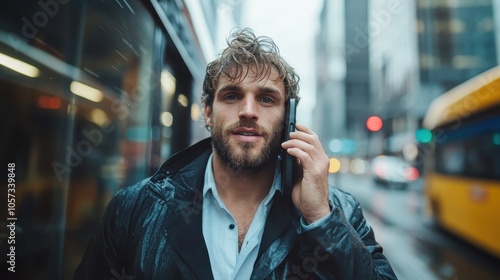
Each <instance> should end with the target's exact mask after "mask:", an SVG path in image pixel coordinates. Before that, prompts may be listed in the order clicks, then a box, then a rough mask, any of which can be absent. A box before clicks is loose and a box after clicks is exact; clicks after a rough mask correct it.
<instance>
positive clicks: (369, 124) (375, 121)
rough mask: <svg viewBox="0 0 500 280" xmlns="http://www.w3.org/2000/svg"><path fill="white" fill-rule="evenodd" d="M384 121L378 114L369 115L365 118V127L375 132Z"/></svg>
mask: <svg viewBox="0 0 500 280" xmlns="http://www.w3.org/2000/svg"><path fill="white" fill-rule="evenodd" d="M383 125H384V122H383V121H382V119H381V118H380V117H378V116H371V117H369V118H368V119H367V120H366V128H368V130H369V131H371V132H376V131H379V130H381V129H382V126H383Z"/></svg>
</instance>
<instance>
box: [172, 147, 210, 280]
mask: <svg viewBox="0 0 500 280" xmlns="http://www.w3.org/2000/svg"><path fill="white" fill-rule="evenodd" d="M207 158H208V157H207ZM203 163H204V164H205V165H206V161H203V160H202V161H201V165H203ZM194 170H196V172H195V173H193V172H186V173H181V172H180V173H181V174H176V175H175V176H176V179H175V180H173V179H167V180H168V181H169V182H168V183H169V184H172V185H174V186H175V187H174V189H175V193H174V197H173V199H171V200H169V202H168V203H169V209H170V210H171V211H169V213H168V215H167V219H166V231H165V234H166V235H167V239H168V242H169V243H170V244H171V245H172V247H174V248H175V250H176V252H177V254H178V256H179V258H178V259H176V261H177V264H178V266H179V270H180V271H181V273H182V276H183V279H213V274H212V268H211V265H210V258H209V255H208V250H207V246H206V244H205V239H204V238H203V231H202V220H201V219H202V214H201V211H202V205H203V194H202V190H203V181H204V175H205V172H203V171H204V170H205V167H204V166H199V169H194ZM177 182H179V183H177ZM189 186H190V187H189Z"/></svg>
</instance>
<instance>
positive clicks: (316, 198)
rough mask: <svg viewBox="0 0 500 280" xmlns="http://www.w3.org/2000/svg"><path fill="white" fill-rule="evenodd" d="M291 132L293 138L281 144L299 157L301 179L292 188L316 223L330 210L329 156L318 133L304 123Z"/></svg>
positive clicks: (304, 211)
mask: <svg viewBox="0 0 500 280" xmlns="http://www.w3.org/2000/svg"><path fill="white" fill-rule="evenodd" d="M296 128H297V130H296V131H295V132H292V133H290V140H288V141H286V142H284V143H282V144H281V147H282V148H283V149H286V150H287V152H288V153H289V154H290V155H292V156H294V157H296V158H297V160H298V167H299V171H301V172H300V173H301V174H299V179H298V180H297V181H296V183H295V185H294V187H293V190H292V200H293V204H294V205H295V207H297V208H298V209H299V210H300V212H301V213H302V216H303V217H304V219H305V220H306V221H307V222H308V223H309V224H311V223H313V222H315V221H317V220H319V219H321V218H323V217H325V216H326V215H328V214H329V213H330V205H329V202H328V166H329V163H330V161H329V159H328V157H327V155H326V154H325V152H324V151H323V147H322V146H321V143H320V141H319V139H318V136H317V135H316V134H315V133H314V132H312V131H311V130H310V129H308V128H307V127H305V126H303V125H297V126H296Z"/></svg>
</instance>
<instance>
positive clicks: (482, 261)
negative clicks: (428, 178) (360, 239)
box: [330, 174, 500, 280]
mask: <svg viewBox="0 0 500 280" xmlns="http://www.w3.org/2000/svg"><path fill="white" fill-rule="evenodd" d="M330 176H332V178H331V182H335V185H338V186H340V189H342V190H344V191H346V192H349V193H351V194H352V195H354V196H355V197H356V198H357V199H358V201H359V202H360V203H361V205H362V207H363V210H364V213H365V216H366V219H367V221H368V223H369V224H370V225H371V226H372V227H373V229H374V231H375V236H376V238H377V241H378V242H379V243H380V244H381V245H382V246H383V248H384V254H385V256H386V257H387V258H388V259H389V261H390V262H391V265H392V267H393V268H394V270H395V272H396V274H397V276H398V278H399V279H403V280H407V279H408V280H413V279H415V280H422V279H425V280H432V279H450V280H464V279H474V280H475V279H481V280H483V279H492V280H493V279H500V263H499V260H498V259H495V258H493V257H491V256H490V255H487V254H486V253H484V252H482V251H480V250H478V249H476V248H475V247H473V246H472V245H470V244H468V243H466V242H464V241H462V240H460V239H459V238H457V237H455V236H453V235H451V234H450V233H447V232H444V231H443V230H440V229H438V228H436V227H434V226H432V223H431V222H430V220H429V219H428V218H426V216H425V213H424V196H423V191H422V182H418V183H415V184H414V185H412V186H410V187H409V188H408V189H405V190H400V189H399V190H392V189H388V188H386V187H381V186H376V185H375V184H374V183H373V182H372V180H371V178H370V177H369V176H366V175H365V176H355V175H350V174H335V175H330ZM335 176H337V177H335Z"/></svg>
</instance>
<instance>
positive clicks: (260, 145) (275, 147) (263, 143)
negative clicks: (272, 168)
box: [205, 69, 285, 169]
mask: <svg viewBox="0 0 500 280" xmlns="http://www.w3.org/2000/svg"><path fill="white" fill-rule="evenodd" d="M245 70H248V69H245ZM252 70H254V69H252ZM284 103H285V86H284V83H283V81H281V80H278V74H277V72H276V70H274V69H273V70H272V71H271V74H270V75H269V77H264V78H261V79H260V80H256V79H255V74H254V73H252V71H249V72H248V75H247V76H246V77H245V78H244V79H242V80H237V81H231V80H230V79H229V78H227V77H224V76H223V77H221V78H220V79H219V81H218V82H217V87H216V88H215V95H214V102H213V106H212V108H210V107H208V106H206V107H205V115H206V117H207V118H206V122H207V124H208V125H209V126H211V128H212V141H213V145H214V149H215V152H216V154H217V155H218V156H219V158H220V159H221V160H222V161H223V162H224V163H225V164H229V165H230V166H232V167H233V168H236V169H259V168H262V167H263V166H264V165H266V164H267V163H268V162H269V160H271V159H274V158H276V157H277V155H278V153H279V151H280V149H281V147H280V143H281V131H282V123H283V118H284V113H285V106H284Z"/></svg>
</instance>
